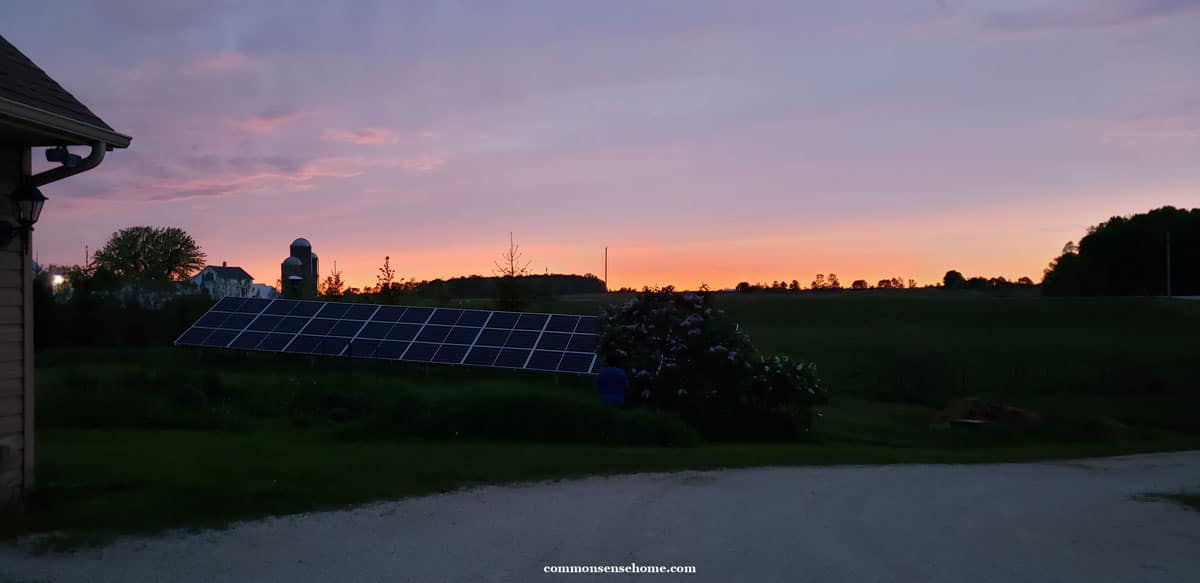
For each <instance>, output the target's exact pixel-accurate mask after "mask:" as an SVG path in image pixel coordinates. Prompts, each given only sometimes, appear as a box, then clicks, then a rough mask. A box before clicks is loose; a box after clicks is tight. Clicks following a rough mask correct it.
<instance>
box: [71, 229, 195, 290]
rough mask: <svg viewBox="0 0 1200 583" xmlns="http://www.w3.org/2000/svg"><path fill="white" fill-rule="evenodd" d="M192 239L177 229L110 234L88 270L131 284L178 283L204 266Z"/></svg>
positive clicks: (127, 231) (123, 230)
mask: <svg viewBox="0 0 1200 583" xmlns="http://www.w3.org/2000/svg"><path fill="white" fill-rule="evenodd" d="M205 259H206V256H205V255H204V252H203V251H201V250H200V246H199V245H197V244H196V240H195V239H193V238H192V236H191V235H188V234H187V233H186V232H184V230H183V229H180V228H178V227H129V228H127V229H121V230H120V231H117V232H116V233H113V234H112V236H111V237H109V239H108V242H107V243H105V244H104V247H101V248H100V250H99V251H96V254H95V255H94V256H93V258H92V267H93V268H94V269H96V270H98V271H103V272H106V273H108V274H111V275H112V276H113V277H115V278H116V279H118V280H124V281H131V282H135V283H150V282H159V283H161V282H169V281H182V280H185V279H187V278H188V277H189V276H191V275H192V274H193V273H195V272H196V271H199V270H200V269H201V268H203V267H204V262H205Z"/></svg>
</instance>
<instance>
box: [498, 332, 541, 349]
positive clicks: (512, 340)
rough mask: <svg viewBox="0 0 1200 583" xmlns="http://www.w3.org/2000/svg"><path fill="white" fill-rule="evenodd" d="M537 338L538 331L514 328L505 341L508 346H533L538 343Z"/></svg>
mask: <svg viewBox="0 0 1200 583" xmlns="http://www.w3.org/2000/svg"><path fill="white" fill-rule="evenodd" d="M537 338H538V333H537V332H529V331H526V330H513V332H512V334H509V335H508V340H507V341H506V342H505V343H504V346H506V347H508V348H533V345H534V344H536V343H537Z"/></svg>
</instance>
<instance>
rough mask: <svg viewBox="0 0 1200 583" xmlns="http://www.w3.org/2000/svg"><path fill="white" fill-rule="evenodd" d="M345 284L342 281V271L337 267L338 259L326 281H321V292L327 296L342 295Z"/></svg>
mask: <svg viewBox="0 0 1200 583" xmlns="http://www.w3.org/2000/svg"><path fill="white" fill-rule="evenodd" d="M345 285H346V284H345V283H344V282H343V281H342V272H341V271H340V270H338V268H337V261H334V262H333V270H332V271H330V272H329V276H328V277H326V278H325V281H323V282H321V289H320V294H321V295H322V296H324V297H327V298H337V297H341V296H342V289H343V288H344V287H345Z"/></svg>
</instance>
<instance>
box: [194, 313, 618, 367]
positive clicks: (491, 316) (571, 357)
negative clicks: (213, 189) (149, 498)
mask: <svg viewBox="0 0 1200 583" xmlns="http://www.w3.org/2000/svg"><path fill="white" fill-rule="evenodd" d="M597 324H598V320H597V318H594V317H590V316H583V317H580V316H574V315H569V314H535V313H519V312H492V311H488V310H471V309H459V308H430V307H411V306H378V305H374V304H355V303H344V302H319V301H304V300H283V299H277V300H264V299H260V298H248V299H243V298H223V299H222V300H221V301H219V302H217V304H215V305H214V306H213V308H212V309H211V310H209V312H208V313H206V314H204V315H202V316H201V317H200V318H199V319H198V320H197V321H196V323H195V324H193V326H192V327H191V328H189V329H188V330H186V331H185V332H184V333H183V334H182V335H180V337H179V338H178V339H177V340H176V341H175V342H176V344H178V345H185V346H204V347H219V348H226V347H227V348H233V349H240V350H259V351H267V352H280V351H282V352H289V353H296V354H316V355H328V356H343V357H353V358H375V359H383V360H397V359H403V360H409V361H414V362H436V363H446V364H466V365H475V366H495V367H502V368H529V369H536V370H547V371H557V372H569V373H580V374H587V373H589V372H592V371H595V370H598V368H599V367H601V366H602V364H601V363H600V362H599V359H598V358H596V356H595V354H594V352H595V348H596V343H597V336H596V334H595V333H594V332H595V330H596V329H597Z"/></svg>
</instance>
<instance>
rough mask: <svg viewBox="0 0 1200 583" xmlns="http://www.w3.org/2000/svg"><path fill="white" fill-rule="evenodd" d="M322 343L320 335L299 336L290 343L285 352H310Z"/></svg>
mask: <svg viewBox="0 0 1200 583" xmlns="http://www.w3.org/2000/svg"><path fill="white" fill-rule="evenodd" d="M320 343H321V337H320V336H304V335H300V336H297V337H296V339H295V340H292V343H291V344H289V345H288V347H287V350H285V351H284V352H298V353H301V354H309V353H311V352H312V351H314V350H316V349H317V345H318V344H320Z"/></svg>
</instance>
